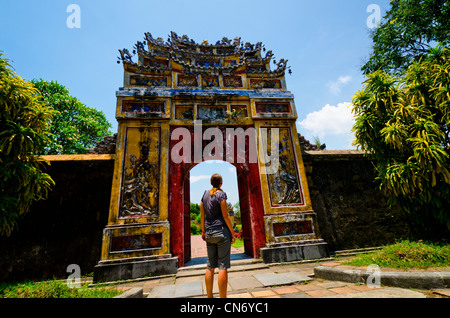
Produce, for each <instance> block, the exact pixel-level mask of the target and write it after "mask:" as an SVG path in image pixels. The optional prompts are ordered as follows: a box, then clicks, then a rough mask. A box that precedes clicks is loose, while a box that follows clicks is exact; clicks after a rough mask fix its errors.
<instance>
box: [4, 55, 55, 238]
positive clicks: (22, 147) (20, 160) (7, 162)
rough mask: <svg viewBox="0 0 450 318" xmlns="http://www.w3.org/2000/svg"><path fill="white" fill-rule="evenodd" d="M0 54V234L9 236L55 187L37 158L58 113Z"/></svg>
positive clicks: (42, 163)
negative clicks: (31, 206) (23, 217)
mask: <svg viewBox="0 0 450 318" xmlns="http://www.w3.org/2000/svg"><path fill="white" fill-rule="evenodd" d="M2 55H3V54H2V53H1V52H0V234H1V235H8V236H9V235H10V234H11V233H12V231H13V230H14V228H16V227H17V222H18V220H19V219H20V217H21V216H22V215H24V214H25V213H27V212H28V210H29V207H30V205H31V203H32V202H33V201H35V200H39V199H43V198H45V197H46V196H47V193H48V191H49V190H50V188H51V186H52V185H53V184H54V182H53V180H52V179H51V177H50V176H49V175H48V174H46V173H44V172H43V165H44V162H42V160H40V159H39V157H38V156H37V155H36V153H37V152H38V150H39V149H41V147H42V146H43V145H44V144H46V143H47V141H48V129H49V123H50V121H51V118H52V117H53V116H54V115H55V113H56V111H55V110H54V109H53V108H52V107H51V106H50V105H48V104H47V103H45V101H43V99H42V97H41V95H40V93H39V91H38V90H37V89H36V88H35V87H34V86H33V84H32V83H30V82H27V81H25V80H23V79H22V78H21V77H20V76H18V75H17V74H16V73H15V72H14V71H13V70H12V69H11V65H10V64H9V60H8V59H5V58H2Z"/></svg>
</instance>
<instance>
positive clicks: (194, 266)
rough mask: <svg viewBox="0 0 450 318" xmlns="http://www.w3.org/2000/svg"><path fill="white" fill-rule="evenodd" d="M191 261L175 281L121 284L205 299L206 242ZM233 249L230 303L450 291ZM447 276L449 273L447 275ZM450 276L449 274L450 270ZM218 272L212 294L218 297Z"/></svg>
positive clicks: (337, 264) (151, 293) (195, 243)
mask: <svg viewBox="0 0 450 318" xmlns="http://www.w3.org/2000/svg"><path fill="white" fill-rule="evenodd" d="M192 238H193V240H192V252H191V253H192V256H193V257H194V258H193V259H192V260H191V261H190V262H189V263H187V264H186V265H187V266H185V267H183V268H180V269H179V271H178V273H177V274H176V275H170V276H165V277H154V278H148V279H143V280H139V281H134V282H127V283H124V284H120V285H119V286H121V288H123V289H124V290H128V289H131V288H133V287H140V288H142V289H143V297H146V298H153V299H158V298H205V297H206V287H205V281H204V273H205V268H206V265H205V264H206V256H205V255H206V249H204V248H203V247H202V241H201V238H200V240H199V239H198V237H197V239H195V237H192ZM242 252H243V250H242V249H234V250H233V252H232V255H231V268H230V269H229V270H228V293H227V296H228V298H449V297H450V289H448V288H437V289H431V290H425V289H410V288H399V287H387V286H383V285H381V286H378V285H377V286H375V287H374V286H372V285H370V284H366V283H363V282H346V281H338V280H330V279H323V278H318V277H315V275H314V269H315V268H317V267H319V266H321V267H330V268H334V269H341V270H342V271H349V270H352V269H353V270H355V267H351V266H347V265H341V262H342V261H343V259H345V258H340V259H341V261H336V260H334V259H332V258H330V259H326V260H321V261H313V262H298V263H293V264H283V265H276V264H264V263H263V262H262V261H261V260H260V259H252V258H249V257H248V256H247V255H245V254H243V253H242ZM444 270H446V269H444ZM447 270H448V269H447ZM217 276H218V275H217V270H216V275H215V281H214V287H213V292H214V294H215V297H216V296H217V297H218V287H217Z"/></svg>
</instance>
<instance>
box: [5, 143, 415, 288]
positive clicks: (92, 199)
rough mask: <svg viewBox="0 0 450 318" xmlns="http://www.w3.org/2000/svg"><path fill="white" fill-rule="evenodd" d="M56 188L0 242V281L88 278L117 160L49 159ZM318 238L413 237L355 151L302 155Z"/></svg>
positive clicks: (359, 243) (346, 244)
mask: <svg viewBox="0 0 450 318" xmlns="http://www.w3.org/2000/svg"><path fill="white" fill-rule="evenodd" d="M46 159H47V160H50V161H51V166H49V167H48V168H47V172H48V173H50V175H51V176H52V178H53V179H54V180H55V182H56V186H55V187H54V189H53V191H51V192H50V195H49V198H48V199H47V200H46V201H39V202H36V203H34V204H33V205H32V208H31V211H30V212H29V213H28V214H26V216H25V217H24V219H23V220H22V221H21V222H20V224H19V228H18V230H17V231H15V232H14V233H13V234H12V235H11V237H0V250H1V258H0V280H1V281H4V280H23V279H42V278H52V277H54V276H56V277H61V278H64V277H67V276H68V275H69V274H70V273H67V272H66V269H67V266H68V265H70V264H77V265H79V266H80V268H81V274H82V275H84V274H88V273H91V272H92V271H93V269H94V266H95V265H97V263H98V262H99V260H100V253H101V243H102V232H103V229H104V228H105V226H106V224H107V220H108V213H109V203H110V201H109V200H110V194H111V184H112V178H113V169H114V155H76V156H47V157H46ZM303 159H304V163H305V168H306V172H307V177H308V184H309V189H310V192H311V200H312V205H313V208H314V210H315V212H316V213H317V219H318V223H319V231H320V233H321V235H322V238H323V239H324V240H325V241H326V242H327V243H328V245H329V250H330V251H334V250H342V249H349V248H360V247H371V246H379V245H381V244H385V243H389V242H392V241H394V240H395V239H396V238H403V237H407V236H408V235H409V227H408V224H407V222H406V220H405V219H404V218H403V217H402V215H401V213H399V212H398V211H392V210H390V209H389V208H388V207H387V205H386V200H385V199H384V198H383V196H382V195H381V193H380V192H379V191H378V190H377V187H376V185H375V183H374V182H373V180H374V173H373V166H372V163H371V162H370V160H368V159H367V158H365V157H364V155H363V154H362V153H361V152H357V151H309V152H306V153H305V154H304V156H303Z"/></svg>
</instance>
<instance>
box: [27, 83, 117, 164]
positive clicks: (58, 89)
mask: <svg viewBox="0 0 450 318" xmlns="http://www.w3.org/2000/svg"><path fill="white" fill-rule="evenodd" d="M32 83H33V84H34V85H35V86H36V88H37V89H38V90H39V91H40V92H41V94H42V96H43V97H44V99H45V100H46V101H47V103H48V104H50V105H51V106H52V107H53V108H54V109H56V110H58V111H59V113H58V114H57V115H56V116H54V118H53V120H52V123H51V127H50V132H51V135H50V138H49V142H48V143H46V144H45V146H44V147H43V149H42V154H46V155H57V154H83V153H85V149H86V148H93V147H95V145H96V143H97V142H98V141H100V140H101V139H102V138H103V137H105V136H109V135H111V132H110V131H109V129H110V128H111V124H110V123H109V122H108V121H107V119H106V117H105V115H104V114H103V112H101V111H98V110H97V109H95V108H90V107H87V106H86V105H84V104H83V103H81V102H80V101H79V100H78V99H77V98H75V97H73V96H71V95H70V94H69V90H68V89H67V88H66V87H64V86H63V85H61V84H58V83H57V82H53V81H44V80H42V79H41V80H39V81H37V80H33V81H32Z"/></svg>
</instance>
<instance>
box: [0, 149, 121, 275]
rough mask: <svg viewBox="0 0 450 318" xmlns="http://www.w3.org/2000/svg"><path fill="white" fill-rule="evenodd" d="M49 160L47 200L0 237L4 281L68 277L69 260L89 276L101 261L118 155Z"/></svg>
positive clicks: (77, 156) (46, 157)
mask: <svg viewBox="0 0 450 318" xmlns="http://www.w3.org/2000/svg"><path fill="white" fill-rule="evenodd" d="M45 159H47V160H50V162H51V165H50V166H49V167H47V168H46V172H47V173H49V174H50V175H51V176H52V178H53V180H54V181H55V183H56V185H55V186H54V187H53V191H51V192H50V193H49V197H48V199H47V200H45V201H38V202H35V203H33V205H32V208H31V210H30V211H29V212H28V213H27V214H26V215H25V217H24V218H23V220H22V221H21V222H20V223H19V226H18V229H17V230H15V231H14V232H13V234H12V235H11V236H10V237H0V251H1V256H0V281H5V280H8V281H15V280H24V279H43V278H44V279H51V278H53V277H54V276H56V277H58V278H64V277H68V276H69V275H70V273H67V272H66V269H67V266H68V265H70V264H77V265H79V266H80V269H81V274H82V275H85V274H88V273H90V272H92V271H93V268H94V266H95V265H97V263H98V261H99V260H100V253H101V243H102V232H103V229H104V227H105V225H106V223H107V221H108V213H109V200H110V194H111V183H112V175H113V169H114V156H112V155H76V156H64V155H63V156H45Z"/></svg>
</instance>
